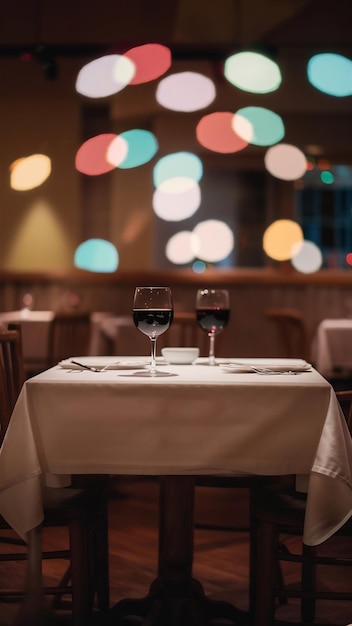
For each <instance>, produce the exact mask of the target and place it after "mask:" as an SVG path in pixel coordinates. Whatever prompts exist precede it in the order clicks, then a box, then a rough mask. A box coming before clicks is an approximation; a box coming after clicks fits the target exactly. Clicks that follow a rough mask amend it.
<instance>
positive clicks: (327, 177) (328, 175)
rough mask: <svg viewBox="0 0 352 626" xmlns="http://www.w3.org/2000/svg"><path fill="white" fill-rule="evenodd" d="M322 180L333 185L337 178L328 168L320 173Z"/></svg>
mask: <svg viewBox="0 0 352 626" xmlns="http://www.w3.org/2000/svg"><path fill="white" fill-rule="evenodd" d="M320 180H321V181H322V183H325V184H326V185H331V184H332V183H333V182H334V180H335V178H334V175H333V173H332V172H327V171H326V170H324V171H323V172H321V174H320Z"/></svg>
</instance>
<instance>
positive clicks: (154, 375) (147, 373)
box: [132, 370, 178, 378]
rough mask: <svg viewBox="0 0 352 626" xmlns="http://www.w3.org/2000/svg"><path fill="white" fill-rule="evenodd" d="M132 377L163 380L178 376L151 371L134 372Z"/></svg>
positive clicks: (171, 373)
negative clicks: (167, 377)
mask: <svg viewBox="0 0 352 626" xmlns="http://www.w3.org/2000/svg"><path fill="white" fill-rule="evenodd" d="M132 376H137V377H141V378H161V377H165V376H178V374H174V373H173V372H160V371H159V370H156V371H155V372H151V371H149V370H144V371H141V370H139V371H138V372H134V373H133V374H132Z"/></svg>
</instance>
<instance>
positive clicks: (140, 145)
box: [119, 128, 159, 169]
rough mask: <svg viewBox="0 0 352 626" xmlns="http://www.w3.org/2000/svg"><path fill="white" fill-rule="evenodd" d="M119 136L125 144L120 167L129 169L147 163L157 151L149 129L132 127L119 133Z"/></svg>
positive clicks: (154, 139)
mask: <svg viewBox="0 0 352 626" xmlns="http://www.w3.org/2000/svg"><path fill="white" fill-rule="evenodd" d="M119 136H120V138H121V139H122V140H123V141H125V142H126V144H127V154H126V156H125V158H124V159H123V160H122V161H121V163H120V164H119V167H120V168H121V169H130V168H133V167H138V166H139V165H144V163H148V161H150V160H151V159H152V158H153V157H154V156H155V154H156V153H157V151H158V148H159V145H158V142H157V139H156V137H155V135H154V134H153V133H151V132H150V131H149V130H143V129H140V128H134V129H132V130H126V131H125V132H123V133H121V134H120V135H119Z"/></svg>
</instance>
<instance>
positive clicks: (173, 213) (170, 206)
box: [153, 176, 201, 222]
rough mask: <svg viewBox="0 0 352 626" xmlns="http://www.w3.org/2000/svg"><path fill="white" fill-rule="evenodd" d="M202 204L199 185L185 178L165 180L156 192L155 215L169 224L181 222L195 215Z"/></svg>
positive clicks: (154, 195)
mask: <svg viewBox="0 0 352 626" xmlns="http://www.w3.org/2000/svg"><path fill="white" fill-rule="evenodd" d="M200 203H201V193H200V187H199V185H198V183H197V182H196V181H195V180H193V179H192V178H185V177H183V176H180V177H175V178H169V179H168V180H165V181H164V182H163V183H161V185H159V187H158V188H157V189H156V190H155V191H154V194H153V209H154V212H155V214H156V215H157V216H158V217H160V218H161V219H163V220H166V221H168V222H179V221H181V220H184V219H187V218H189V217H191V216H192V215H194V213H195V212H196V211H197V210H198V209H199V206H200Z"/></svg>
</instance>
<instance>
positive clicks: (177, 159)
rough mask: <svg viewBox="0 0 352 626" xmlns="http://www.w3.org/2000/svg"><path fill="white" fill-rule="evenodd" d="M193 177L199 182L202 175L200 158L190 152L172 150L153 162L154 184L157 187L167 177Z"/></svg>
mask: <svg viewBox="0 0 352 626" xmlns="http://www.w3.org/2000/svg"><path fill="white" fill-rule="evenodd" d="M179 176H181V177H183V176H184V177H186V178H193V180H195V181H196V182H199V181H200V179H201V178H202V176H203V164H202V161H201V159H200V158H199V157H198V156H197V155H196V154H193V153H192V152H174V153H173V154H168V155H166V156H164V157H163V158H162V159H159V161H158V162H157V163H156V164H155V166H154V169H153V181H154V186H155V187H159V185H161V183H163V182H164V181H165V180H167V179H168V178H175V177H179Z"/></svg>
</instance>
